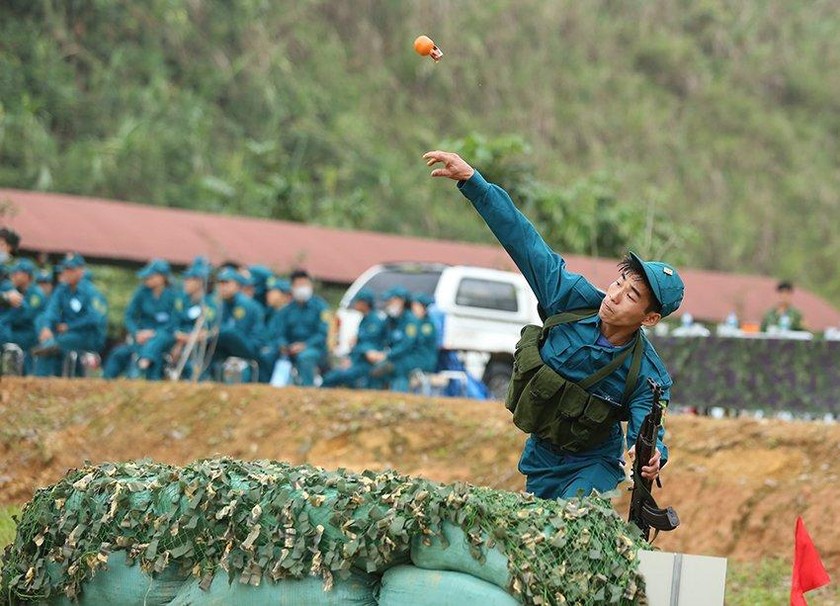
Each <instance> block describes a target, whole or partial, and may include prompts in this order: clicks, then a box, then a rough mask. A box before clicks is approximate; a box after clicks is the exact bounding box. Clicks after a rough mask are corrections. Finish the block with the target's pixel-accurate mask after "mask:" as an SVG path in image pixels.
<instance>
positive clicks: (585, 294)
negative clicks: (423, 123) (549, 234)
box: [423, 151, 602, 315]
mask: <svg viewBox="0 0 840 606" xmlns="http://www.w3.org/2000/svg"><path fill="white" fill-rule="evenodd" d="M423 158H424V159H425V160H426V164H427V165H428V166H434V165H435V164H441V165H442V166H439V167H437V168H435V169H434V170H433V171H432V176H433V177H446V178H449V179H453V180H455V181H458V187H459V189H460V190H461V193H462V194H463V195H464V196H466V197H467V199H469V200H470V202H472V203H473V205H474V206H475V208H476V210H477V211H478V213H479V214H480V215H481V217H482V218H483V219H484V221H485V223H487V226H488V227H489V228H490V230H491V231H492V232H493V234H494V235H495V236H496V238H497V239H498V240H499V243H501V245H502V246H503V247H504V248H505V250H506V251H507V252H508V254H509V255H510V257H511V259H513V262H514V263H516V266H517V267H518V268H519V271H521V272H522V275H523V276H525V279H526V280H527V281H528V284H529V285H530V286H531V289H532V290H533V291H534V294H535V295H536V296H537V300H538V301H539V303H540V307H542V309H543V310H544V311H545V312H546V313H548V314H549V315H551V314H554V313H557V312H559V311H563V310H565V309H578V308H583V307H597V306H598V305H599V304H600V302H601V298H602V297H601V296H600V295H599V294H598V291H597V289H596V288H595V287H594V286H593V285H592V284H590V283H589V282H588V281H587V280H585V279H584V278H583V277H582V276H580V275H578V274H574V273H572V272H569V271H567V270H566V262H565V261H564V260H563V258H562V257H561V256H560V255H559V254H557V253H556V252H554V251H553V250H552V249H551V247H549V246H548V244H546V242H545V240H544V239H543V238H542V236H541V235H540V234H539V233H538V232H537V230H536V228H534V226H533V225H532V224H531V222H530V221H529V220H528V219H527V218H526V217H525V215H523V214H522V213H521V212H520V211H519V210H518V209H517V208H516V206H514V204H513V201H512V200H511V199H510V196H509V195H508V194H507V192H506V191H505V190H504V189H502V188H501V187H499V186H498V185H493V184H492V183H488V182H487V181H485V180H484V177H482V176H481V174H480V173H479V172H478V171H476V170H475V169H474V168H473V167H472V166H470V165H469V164H468V163H467V162H465V161H464V160H463V159H462V158H461V157H460V156H458V154H454V153H451V152H445V151H430V152H427V153H426V154H425V155H424V156H423Z"/></svg>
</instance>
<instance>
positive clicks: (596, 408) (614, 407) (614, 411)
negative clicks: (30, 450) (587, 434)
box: [580, 395, 623, 427]
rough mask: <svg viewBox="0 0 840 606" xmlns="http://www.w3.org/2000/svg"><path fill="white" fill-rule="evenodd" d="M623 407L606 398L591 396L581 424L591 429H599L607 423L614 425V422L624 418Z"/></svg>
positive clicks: (581, 418)
mask: <svg viewBox="0 0 840 606" xmlns="http://www.w3.org/2000/svg"><path fill="white" fill-rule="evenodd" d="M622 409H623V407H622V406H619V405H618V404H616V403H614V402H610V401H609V400H605V399H604V398H601V397H598V396H595V395H590V396H589V401H588V402H587V404H586V410H584V411H583V414H582V415H581V417H580V422H581V423H583V424H584V425H587V426H589V427H598V426H599V425H603V424H604V423H606V422H607V421H609V422H610V425H612V421H614V420H617V419H619V418H620V417H621V416H622Z"/></svg>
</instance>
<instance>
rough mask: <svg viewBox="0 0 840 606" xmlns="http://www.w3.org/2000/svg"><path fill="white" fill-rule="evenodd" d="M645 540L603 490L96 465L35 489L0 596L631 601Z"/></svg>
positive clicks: (238, 466) (241, 467) (386, 475)
mask: <svg viewBox="0 0 840 606" xmlns="http://www.w3.org/2000/svg"><path fill="white" fill-rule="evenodd" d="M645 545H646V544H645V543H644V542H643V540H642V539H641V537H640V536H639V533H638V531H637V530H635V529H634V527H632V526H630V525H628V524H627V523H626V522H624V521H623V520H622V519H621V518H620V517H619V516H618V514H617V513H616V512H615V511H614V510H613V509H612V507H611V505H610V503H609V501H607V500H605V499H603V498H601V497H597V496H593V497H590V498H584V499H572V500H570V501H544V500H540V499H535V498H533V497H530V496H528V495H524V494H518V493H510V492H504V491H498V490H492V489H487V488H478V487H474V486H470V485H466V484H454V485H442V484H436V483H433V482H429V481H426V480H422V479H417V478H410V477H406V476H401V475H398V474H396V473H394V472H390V471H389V472H382V473H374V472H369V471H368V472H364V473H361V474H356V473H350V472H347V471H345V470H338V471H325V470H323V469H319V468H315V467H310V466H292V465H288V464H285V463H280V462H274V461H255V462H243V461H237V460H233V459H227V458H222V459H209V460H203V461H198V462H196V463H193V464H191V465H188V466H186V467H183V468H179V467H172V466H168V465H162V464H158V463H153V462H150V461H139V462H129V463H120V464H116V463H105V464H102V465H100V466H88V467H85V468H82V469H79V470H74V471H71V472H70V473H68V474H67V476H66V477H65V478H64V479H63V480H61V481H59V482H58V483H56V484H55V485H53V486H51V487H48V488H44V489H40V490H38V491H37V492H36V494H35V496H34V498H33V499H32V501H31V502H30V503H28V504H27V505H26V507H25V508H24V510H23V513H22V514H21V519H20V520H19V522H18V528H17V536H16V539H15V541H14V543H13V544H12V545H10V546H8V547H7V548H6V551H5V553H4V554H3V569H2V588H0V599H2V600H3V601H4V602H6V603H24V602H32V601H45V602H47V603H65V602H67V601H68V600H81V602H82V603H97V600H94V599H93V596H100V597H101V599H102V602H101V603H105V602H106V601H107V598H106V597H102V596H107V595H108V593H109V591H110V592H111V594H113V593H114V592H120V595H121V597H122V600H121V601H122V602H123V603H126V604H127V603H132V600H133V599H134V598H133V597H131V596H129V593H130V591H129V588H130V587H131V586H132V581H131V579H128V578H127V576H126V575H128V576H131V575H134V576H135V577H137V578H138V579H139V580H140V583H139V585H140V588H139V589H140V593H139V597H137V598H136V599H137V600H138V601H137V602H136V603H160V604H170V605H174V604H187V603H203V602H201V601H200V598H201V596H202V595H205V594H206V595H210V594H213V592H217V594H216V599H218V597H219V594H218V592H226V593H225V595H228V596H231V595H233V594H231V592H234V591H239V592H240V594H237V595H239V596H240V597H237V598H236V600H237V601H238V603H251V604H257V603H269V602H270V603H283V604H286V603H295V602H294V601H290V600H289V599H279V600H278V599H274V600H273V601H271V600H265V601H260V600H259V599H256V598H254V596H255V595H256V594H257V593H258V592H262V593H268V592H271V591H272V590H274V591H279V590H282V588H283V587H285V588H287V589H288V588H289V587H292V586H293V585H291V583H296V585H294V587H298V588H303V589H305V590H306V591H311V584H312V583H313V582H317V587H316V589H317V591H318V592H319V593H320V594H322V595H324V596H333V599H332V600H331V601H323V602H317V603H372V604H376V603H377V602H376V600H378V599H379V598H380V594H381V596H382V599H383V601H382V602H381V603H383V604H384V603H386V602H387V603H395V602H394V600H397V601H398V600H399V599H403V600H404V599H406V598H405V595H406V593H405V592H406V591H409V590H410V588H407V586H405V585H400V583H405V582H409V581H411V582H413V583H417V584H418V587H420V588H421V589H422V591H423V592H424V593H425V594H429V591H430V589H429V585H428V584H429V582H430V581H428V579H427V578H426V577H427V576H428V575H429V574H432V576H433V578H434V579H435V582H436V583H438V584H439V586H440V587H446V588H447V591H457V587H459V585H457V583H462V585H461V586H463V587H464V591H465V592H467V591H470V592H474V591H477V590H476V589H475V588H474V587H475V586H477V585H476V583H477V584H483V585H481V586H486V587H487V591H488V594H487V595H488V596H489V595H490V593H489V592H490V590H492V591H494V592H499V588H501V589H502V590H504V592H500V594H501V596H502V597H504V596H512V597H513V598H515V600H513V599H510V598H509V597H504V599H501V598H499V599H496V600H495V601H494V600H493V599H490V598H488V599H486V600H485V604H487V605H488V606H489V605H490V604H501V603H504V601H505V600H509V601H511V602H516V601H518V602H521V603H525V604H566V603H568V604H604V603H614V604H632V603H640V602H641V603H643V602H644V601H645V598H644V586H643V579H642V577H641V576H640V574H639V572H638V561H637V551H638V549H639V548H641V547H643V546H645ZM412 564H413V565H412ZM430 569H436V571H435V570H430ZM424 570H425V572H424ZM442 571H452V572H442ZM423 575H426V576H423ZM121 576H122V577H126V578H121ZM144 579H145V581H143V580H144ZM411 579H413V580H411ZM423 579H425V580H423ZM293 580H294V581H293ZM465 580H470V583H471V585H470V587H469V589H468V588H467V585H464V584H463V583H464V582H465ZM284 583H285V585H284ZM440 583H444V585H440ZM447 583H448V584H449V585H446V584H447ZM453 583H454V585H453ZM109 584H110V588H109ZM114 584H117V585H116V587H117V589H115V585H114ZM134 584H135V585H137V583H136V582H135V583H134ZM424 585H425V587H424ZM362 590H363V591H366V592H368V593H366V594H365V593H361V594H360V593H358V591H362ZM243 591H245V592H247V591H250V592H252V593H251V594H248V595H250V597H249V598H248V599H247V600H246V599H245V598H243V597H241V596H242V595H245V594H242V593H241V592H243ZM342 592H344V593H342ZM353 592H356V593H353ZM505 592H507V593H505ZM337 594H338V595H339V596H351V595H352V596H359V595H360V596H361V597H357V598H352V599H351V597H342V598H341V600H338V601H336V599H335V598H336V595H337ZM386 594H387V595H390V596H396V597H395V598H393V599H392V598H388V599H385V598H386ZM151 595H154V596H155V597H154V600H151V599H150V597H149V596H151ZM365 596H368V597H365ZM400 596H402V597H400ZM228 599H233V598H231V597H228ZM429 599H431V598H429ZM306 600H309V601H308V603H315V602H312V601H311V600H312V598H311V597H309V598H301V601H300V602H299V603H304V601H306ZM366 600H367V601H366ZM206 603H210V601H209V600H208V601H207V602H206ZM213 603H220V602H218V601H214V602H213ZM417 603H424V602H422V601H421V602H417Z"/></svg>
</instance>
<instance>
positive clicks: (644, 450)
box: [629, 378, 680, 543]
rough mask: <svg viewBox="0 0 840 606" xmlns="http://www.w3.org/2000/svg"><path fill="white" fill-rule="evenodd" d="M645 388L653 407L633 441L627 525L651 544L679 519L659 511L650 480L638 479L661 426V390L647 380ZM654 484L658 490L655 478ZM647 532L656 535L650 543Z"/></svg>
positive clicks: (676, 523)
mask: <svg viewBox="0 0 840 606" xmlns="http://www.w3.org/2000/svg"><path fill="white" fill-rule="evenodd" d="M648 385H650V389H651V391H653V406H651V409H650V412H649V413H648V414H647V416H646V417H645V420H644V421H643V422H642V427H641V429H639V435H638V436H637V437H636V458H635V460H634V461H633V493H632V495H631V497H630V517H629V521H630V522H633V523H634V524H635V525H636V526H638V527H639V530H641V531H642V536H643V537H644V538H645V541H648V542H649V543H652V542H653V540H654V539H656V536H657V535H658V534H659V531H660V530H674V529H675V528H676V527H677V526H679V525H680V518H679V517H678V516H677V512H676V511H674V509H673V508H672V507H666V508H665V509H660V508H659V506H658V505H657V504H656V501H655V500H654V498H653V495H652V494H651V489H652V488H653V480H648V479H646V478H643V477H642V466H646V465H647V464H648V462H649V461H650V458H651V457H652V456H653V450H654V449H655V448H656V439H657V436H658V434H659V428H660V427H661V426H662V410H663V406H662V403H661V402H660V400H661V398H662V387H660V386H659V385H658V384H657V383H656V381H654V380H653V379H650V378H648ZM656 483H657V485H658V486H659V487H660V488H662V484H661V483H660V482H659V478H658V477H657V478H656ZM651 528H653V529H654V530H655V531H656V532H655V533H654V535H653V539H649V537H650V529H651Z"/></svg>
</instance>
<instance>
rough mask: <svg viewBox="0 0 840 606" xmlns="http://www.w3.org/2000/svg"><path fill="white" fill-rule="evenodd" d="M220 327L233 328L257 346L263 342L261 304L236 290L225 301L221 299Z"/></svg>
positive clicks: (263, 327) (263, 326) (263, 328)
mask: <svg viewBox="0 0 840 606" xmlns="http://www.w3.org/2000/svg"><path fill="white" fill-rule="evenodd" d="M220 316H221V317H220V322H221V328H222V329H223V330H235V331H237V332H238V333H239V334H240V336H242V337H243V338H244V339H245V340H247V341H249V342H251V343H253V344H254V345H255V346H256V347H259V346H260V345H261V344H262V342H263V331H264V330H265V324H264V322H263V310H262V306H261V305H260V304H259V303H257V302H256V301H254V300H253V299H252V298H251V297H248V296H247V295H244V294H242V293H241V292H238V293H236V294H234V295H233V296H232V297H231V298H230V299H228V300H227V301H222V311H221V314H220Z"/></svg>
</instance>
